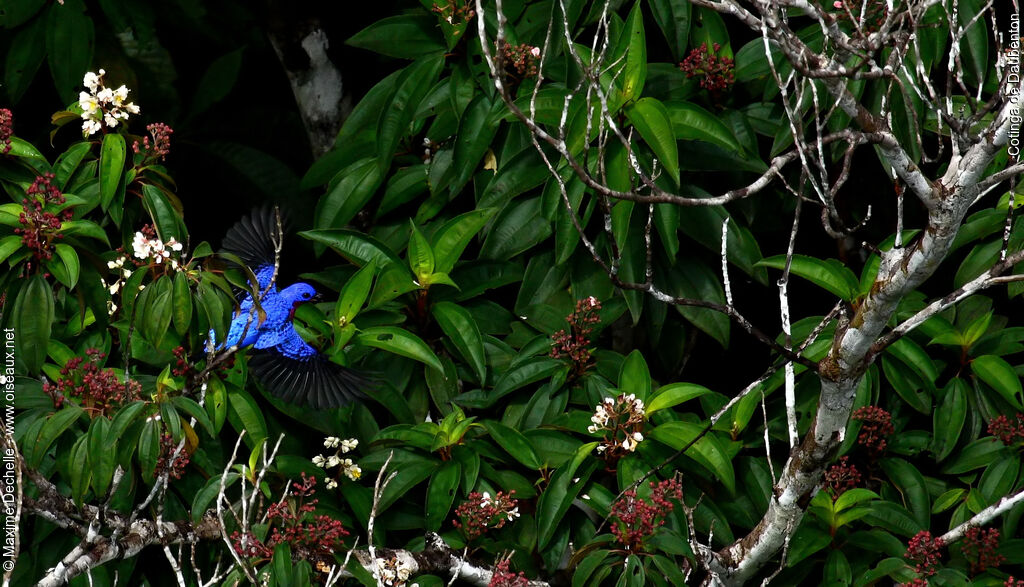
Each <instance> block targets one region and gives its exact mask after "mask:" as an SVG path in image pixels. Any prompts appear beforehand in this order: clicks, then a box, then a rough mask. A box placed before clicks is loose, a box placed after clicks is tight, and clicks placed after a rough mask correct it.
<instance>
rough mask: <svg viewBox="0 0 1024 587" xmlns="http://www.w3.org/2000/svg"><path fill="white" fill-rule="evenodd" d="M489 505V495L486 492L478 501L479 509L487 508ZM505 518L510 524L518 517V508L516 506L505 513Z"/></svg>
mask: <svg viewBox="0 0 1024 587" xmlns="http://www.w3.org/2000/svg"><path fill="white" fill-rule="evenodd" d="M489 505H491V494H490V493H489V492H487V491H485V492H484V493H483V498H482V499H481V500H480V507H487V506H489ZM505 517H507V518H508V521H509V522H511V521H512V520H515V519H516V518H518V517H519V506H516V507H514V508H512V509H510V510H509V511H507V512H505Z"/></svg>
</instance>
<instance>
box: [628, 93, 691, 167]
mask: <svg viewBox="0 0 1024 587" xmlns="http://www.w3.org/2000/svg"><path fill="white" fill-rule="evenodd" d="M625 112H626V117H627V118H629V122H630V123H631V124H632V125H633V126H634V127H635V128H636V130H637V132H639V133H640V136H641V137H643V139H644V141H645V142H646V143H647V145H648V146H650V148H651V150H652V151H654V154H655V156H657V158H658V160H659V161H660V162H661V165H662V166H664V168H665V173H666V174H667V175H668V176H669V177H670V178H671V179H672V181H673V183H675V184H676V185H679V149H678V147H677V145H676V136H675V131H674V130H673V126H672V120H671V119H670V118H669V111H668V109H666V108H665V105H664V104H662V103H661V102H660V101H659V100H657V99H655V98H640V99H639V100H637V101H636V102H634V103H632V104H630V105H629V106H627V107H626V110H625Z"/></svg>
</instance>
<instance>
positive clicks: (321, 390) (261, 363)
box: [249, 323, 370, 410]
mask: <svg viewBox="0 0 1024 587" xmlns="http://www.w3.org/2000/svg"><path fill="white" fill-rule="evenodd" d="M256 346H257V347H259V346H261V345H260V344H258V343H257V345H256ZM249 368H250V369H251V370H252V371H253V373H255V374H256V376H257V377H259V379H260V381H262V382H263V385H264V386H265V387H266V388H267V390H268V391H270V393H272V394H274V395H275V396H277V397H279V398H281V399H283V400H284V401H286V402H288V403H295V404H305V405H308V406H311V407H313V408H314V409H318V410H323V409H330V408H337V407H340V406H343V405H345V404H348V403H351V402H352V401H354V400H356V399H359V398H363V397H366V394H365V393H363V390H364V389H367V388H368V387H370V381H369V379H367V378H366V377H364V376H363V375H361V374H359V373H358V372H356V371H353V370H351V369H347V368H345V367H342V366H341V365H338V364H336V363H332V362H331V361H329V360H327V357H325V356H324V355H322V354H320V353H319V352H317V351H316V349H314V348H313V347H311V346H309V345H308V344H306V341H304V340H302V338H301V337H299V334H298V333H297V332H295V329H294V328H292V325H291V323H286V324H285V325H283V328H282V329H281V331H280V338H279V342H277V344H275V345H274V346H270V347H268V348H264V349H259V350H254V351H253V353H252V355H251V356H250V358H249Z"/></svg>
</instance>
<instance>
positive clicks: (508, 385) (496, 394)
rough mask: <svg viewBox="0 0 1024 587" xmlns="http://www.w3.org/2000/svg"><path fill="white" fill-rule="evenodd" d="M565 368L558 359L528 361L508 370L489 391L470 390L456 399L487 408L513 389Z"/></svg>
mask: <svg viewBox="0 0 1024 587" xmlns="http://www.w3.org/2000/svg"><path fill="white" fill-rule="evenodd" d="M565 368H566V367H565V365H564V364H563V363H562V361H559V360H557V359H534V360H530V361H526V362H524V363H522V364H521V365H517V366H515V367H514V368H512V369H509V370H508V371H506V372H505V374H504V375H502V376H501V377H500V378H499V379H498V381H497V383H496V384H495V385H494V389H493V390H491V391H490V392H489V393H488V392H483V391H481V392H479V393H474V392H468V393H464V394H462V395H460V396H459V397H458V398H456V400H455V401H456V402H457V403H459V404H461V405H464V406H467V407H475V408H485V407H488V406H491V405H494V402H496V401H498V400H499V399H501V398H503V397H505V396H506V395H508V394H510V393H512V392H513V391H515V390H517V389H521V388H522V387H525V386H527V385H529V384H531V383H535V382H537V381H540V380H542V379H547V378H549V377H551V376H552V375H554V374H555V373H557V372H558V371H561V370H563V369H565Z"/></svg>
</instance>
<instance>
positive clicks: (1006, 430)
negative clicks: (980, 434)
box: [988, 412, 1024, 446]
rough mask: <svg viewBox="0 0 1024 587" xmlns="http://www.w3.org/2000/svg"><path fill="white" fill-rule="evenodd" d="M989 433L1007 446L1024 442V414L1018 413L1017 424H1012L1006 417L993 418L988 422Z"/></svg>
mask: <svg viewBox="0 0 1024 587" xmlns="http://www.w3.org/2000/svg"><path fill="white" fill-rule="evenodd" d="M988 433H989V434H991V435H992V436H995V437H996V438H998V439H999V441H1000V442H1002V443H1003V444H1005V445H1006V446H1012V445H1014V444H1016V443H1018V442H1020V441H1022V440H1024V414H1022V413H1020V412H1018V413H1017V418H1016V422H1010V419H1009V418H1007V417H1006V416H997V417H995V418H992V419H991V420H989V421H988Z"/></svg>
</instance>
